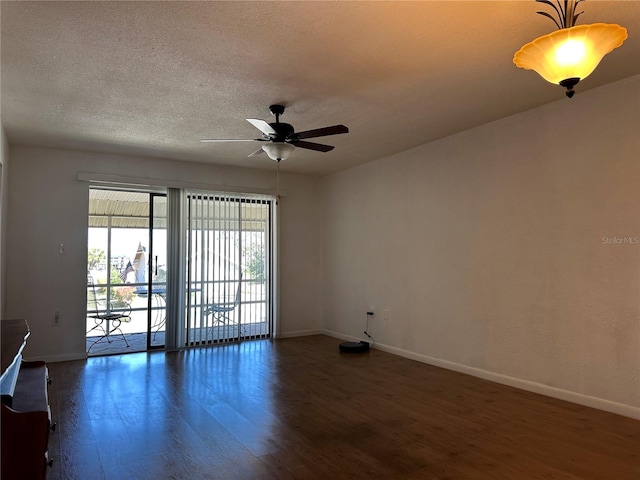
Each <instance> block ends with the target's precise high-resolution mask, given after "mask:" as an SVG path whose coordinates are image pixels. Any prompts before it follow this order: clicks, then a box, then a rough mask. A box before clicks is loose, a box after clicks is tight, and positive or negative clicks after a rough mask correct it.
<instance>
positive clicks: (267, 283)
mask: <svg viewBox="0 0 640 480" xmlns="http://www.w3.org/2000/svg"><path fill="white" fill-rule="evenodd" d="M271 210H272V199H271V198H269V197H265V196H255V195H239V194H222V193H212V192H203V191H187V192H186V218H187V227H186V231H187V240H186V250H187V275H186V276H187V279H188V282H187V283H188V288H187V296H186V298H185V302H186V305H187V308H186V340H187V344H190V345H200V344H209V343H220V342H230V341H238V340H240V339H245V338H266V337H269V336H270V334H271V328H272V315H271V310H272V309H271V304H272V298H271V297H272V295H271V276H272V275H271V272H272V268H271V263H272V262H271V251H272V241H271Z"/></svg>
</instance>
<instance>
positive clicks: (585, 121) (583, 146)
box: [321, 76, 640, 416]
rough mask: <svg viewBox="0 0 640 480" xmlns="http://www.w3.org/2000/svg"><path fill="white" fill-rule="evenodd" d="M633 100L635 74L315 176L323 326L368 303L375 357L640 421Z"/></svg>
mask: <svg viewBox="0 0 640 480" xmlns="http://www.w3.org/2000/svg"><path fill="white" fill-rule="evenodd" d="M558 96H559V98H560V97H561V96H562V97H564V96H563V95H562V93H561V92H560V90H558ZM639 100H640V77H639V76H635V77H632V78H629V79H626V80H624V81H621V82H618V83H616V84H611V85H609V86H605V87H602V88H598V89H595V90H590V91H587V92H578V93H577V94H576V96H575V97H574V98H573V99H571V100H568V99H566V98H562V99H561V100H558V101H557V102H554V103H553V104H550V105H546V106H544V107H542V108H538V109H536V110H532V111H529V112H526V113H523V114H519V115H516V116H513V117H509V118H505V119H502V120H500V121H497V122H494V123H491V124H488V125H484V126H481V127H478V128H475V129H472V130H469V131H466V132H463V133H460V134H457V135H454V136H451V137H448V138H444V139H441V140H439V141H435V142H432V143H430V144H427V145H423V146H421V147H419V148H416V149H413V150H411V151H407V152H404V153H402V154H399V155H395V156H392V157H389V158H385V159H382V160H379V161H375V162H372V163H369V164H367V165H364V166H361V167H357V168H353V169H351V170H348V171H345V172H341V173H338V174H335V175H332V176H330V177H325V178H324V179H323V182H322V185H321V190H322V195H323V203H324V205H325V208H324V221H323V225H324V227H323V230H324V242H323V244H324V246H323V249H324V253H323V259H324V260H323V261H324V319H325V327H326V329H327V331H328V332H330V333H334V334H336V335H337V336H342V337H345V338H348V337H359V338H362V337H363V335H362V331H363V329H364V325H365V323H364V322H365V315H364V313H365V312H366V310H367V308H369V307H370V306H375V307H376V315H375V318H374V319H373V321H372V322H371V324H370V326H369V329H370V333H372V335H373V337H374V339H375V341H376V342H377V343H378V344H379V346H381V348H386V349H387V350H389V351H393V352H395V353H400V354H403V355H406V356H409V357H412V358H417V359H419V360H423V361H427V362H431V363H435V364H438V365H442V366H447V367H449V368H454V369H457V370H460V371H466V372H469V373H472V374H476V375H479V376H483V377H486V378H491V379H493V380H498V381H503V382H504V383H511V384H514V385H517V386H519V387H523V388H528V389H530V390H534V391H539V392H542V393H546V394H550V395H554V396H558V397H560V398H567V399H570V400H572V401H577V402H579V403H584V404H587V405H593V406H598V407H600V408H605V409H608V410H611V411H617V412H619V413H623V414H627V415H631V416H639V412H640V408H639V407H640V293H639V292H640V278H639V277H640V245H639V244H638V237H640V135H639V134H638V132H640V101H639ZM426 114H428V112H427V113H426ZM603 237H605V240H603ZM614 237H618V238H620V239H622V238H623V237H626V238H627V243H624V241H623V243H622V244H615V243H607V242H615V241H616V240H613V238H614ZM629 237H631V239H630V243H628V241H629ZM606 239H611V240H606ZM385 309H387V310H389V318H390V319H389V321H384V315H383V311H384V310H385Z"/></svg>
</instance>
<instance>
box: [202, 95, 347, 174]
mask: <svg viewBox="0 0 640 480" xmlns="http://www.w3.org/2000/svg"><path fill="white" fill-rule="evenodd" d="M269 111H270V112H271V114H272V115H275V117H276V121H275V123H267V122H265V121H264V120H259V119H256V118H247V122H249V123H250V124H251V125H253V126H254V127H256V128H257V129H258V130H260V131H261V132H262V137H260V138H253V139H246V140H245V139H237V140H236V139H214V138H205V139H202V140H200V141H201V142H202V143H214V142H264V143H265V144H264V145H262V147H260V148H259V149H258V150H256V151H255V152H253V153H252V154H251V155H249V156H250V157H252V156H254V155H259V154H261V153H262V152H265V153H266V154H267V155H269V158H271V159H272V160H276V161H277V162H280V161H281V160H285V159H286V158H287V157H288V156H289V155H290V154H291V152H293V151H294V150H295V149H296V147H298V148H306V149H307V150H315V151H317V152H329V151H331V150H333V149H334V147H332V146H331V145H324V144H322V143H315V142H307V141H306V140H305V139H307V138H316V137H326V136H328V135H338V134H340V133H349V129H348V128H347V127H345V126H344V125H333V126H331V127H323V128H316V129H314V130H306V131H304V132H297V133H296V131H295V130H294V128H293V126H292V125H289V124H288V123H280V115H282V114H283V113H284V106H283V105H271V106H270V107H269Z"/></svg>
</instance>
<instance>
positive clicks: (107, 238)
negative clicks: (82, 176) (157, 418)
mask: <svg viewBox="0 0 640 480" xmlns="http://www.w3.org/2000/svg"><path fill="white" fill-rule="evenodd" d="M169 194H170V195H169V198H170V199H171V200H170V201H171V212H172V213H171V219H168V217H167V212H168V210H169V205H168V203H167V196H166V195H165V194H158V193H144V192H131V191H116V190H105V189H90V195H89V259H88V266H87V270H88V276H87V289H88V290H87V292H88V293H87V299H88V305H87V352H88V353H89V354H108V353H123V352H131V351H142V350H149V349H154V348H164V346H165V345H168V346H169V347H170V348H175V347H180V346H182V345H202V344H212V343H221V342H232V341H240V340H243V339H254V338H266V337H269V336H270V335H271V331H272V319H273V315H272V312H273V282H272V278H273V268H272V251H273V249H272V245H273V229H272V209H273V203H272V201H273V199H272V198H271V197H266V196H256V195H243V194H221V193H213V192H203V191H180V190H174V189H170V191H169ZM169 239H170V243H171V244H172V245H174V243H175V242H176V241H177V244H182V246H180V247H179V248H177V249H173V247H172V252H173V253H172V254H171V258H169V254H168V250H167V242H168V240H169ZM168 265H171V272H173V273H171V272H168ZM168 273H169V274H170V275H169V277H168V276H167V274H168ZM172 275H173V276H172ZM168 284H170V285H171V286H172V287H171V288H167V285H168ZM167 302H169V308H170V309H171V311H172V312H173V313H172V314H171V315H169V316H167ZM112 313H113V314H118V315H119V317H118V320H115V319H114V320H110V319H109V320H106V321H105V320H104V318H109V317H110V314H112ZM105 314H106V317H105ZM167 335H168V336H169V337H167Z"/></svg>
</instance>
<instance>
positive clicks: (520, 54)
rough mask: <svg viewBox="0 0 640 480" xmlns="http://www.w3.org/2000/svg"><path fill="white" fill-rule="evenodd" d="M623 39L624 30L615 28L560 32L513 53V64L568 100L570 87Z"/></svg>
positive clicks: (595, 26)
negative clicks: (562, 89)
mask: <svg viewBox="0 0 640 480" xmlns="http://www.w3.org/2000/svg"><path fill="white" fill-rule="evenodd" d="M626 38H627V29H626V28H624V27H621V26H620V25H615V24H607V23H594V24H592V25H578V26H577V27H571V28H563V29H560V30H557V31H555V32H553V33H550V34H549V35H544V36H542V37H539V38H536V39H535V40H534V41H532V42H529V43H527V44H526V45H525V46H524V47H522V48H521V49H520V50H518V51H517V52H516V54H515V55H514V57H513V63H515V64H516V66H518V67H520V68H524V69H526V70H535V71H536V72H538V74H540V76H541V77H542V78H544V79H545V80H546V81H548V82H551V83H555V84H557V85H562V86H564V87H566V88H567V90H568V91H567V96H569V97H571V96H573V86H574V85H575V84H577V83H578V82H579V81H580V80H583V79H585V78H586V77H588V76H589V75H590V74H591V72H593V71H594V70H595V68H596V67H597V66H598V64H599V63H600V60H602V58H603V57H604V56H605V55H606V54H607V53H609V52H611V51H612V50H613V49H614V48H617V47H619V46H620V45H622V43H623V42H624V41H625V39H626Z"/></svg>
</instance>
